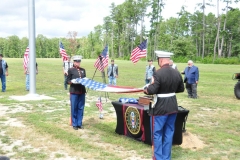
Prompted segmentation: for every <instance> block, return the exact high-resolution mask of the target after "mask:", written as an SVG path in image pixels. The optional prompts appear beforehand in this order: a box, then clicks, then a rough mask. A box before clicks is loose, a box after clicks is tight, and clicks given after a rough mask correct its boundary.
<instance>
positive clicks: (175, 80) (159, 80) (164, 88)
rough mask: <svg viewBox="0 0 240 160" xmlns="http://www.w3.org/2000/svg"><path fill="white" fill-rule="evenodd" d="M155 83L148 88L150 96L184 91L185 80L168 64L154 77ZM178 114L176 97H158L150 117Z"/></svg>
mask: <svg viewBox="0 0 240 160" xmlns="http://www.w3.org/2000/svg"><path fill="white" fill-rule="evenodd" d="M153 77H154V83H153V84H150V85H149V86H148V87H147V92H148V94H149V95H153V94H169V93H179V92H183V91H184V84H183V79H182V76H181V74H180V73H179V71H177V70H175V69H173V68H172V67H171V66H169V65H168V64H166V65H163V66H162V67H161V69H159V70H157V71H156V72H155V73H154V75H153ZM177 112H178V104H177V98H176V95H174V96H170V97H158V98H157V103H156V105H155V107H154V108H151V109H150V111H149V114H150V115H166V114H172V113H177Z"/></svg>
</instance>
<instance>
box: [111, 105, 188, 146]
mask: <svg viewBox="0 0 240 160" xmlns="http://www.w3.org/2000/svg"><path fill="white" fill-rule="evenodd" d="M112 105H113V107H114V109H115V111H116V115H117V125H116V130H115V132H116V133H118V134H120V135H125V136H128V137H131V138H133V139H135V140H138V141H142V142H144V143H146V144H150V145H151V144H152V142H151V128H150V116H149V115H148V111H149V106H143V105H140V104H130V103H121V102H118V101H113V102H112ZM188 113H189V110H186V109H184V108H183V107H181V106H179V107H178V113H177V118H176V121H175V132H174V135H173V144H175V145H181V144H182V132H183V131H185V124H186V120H187V116H188Z"/></svg>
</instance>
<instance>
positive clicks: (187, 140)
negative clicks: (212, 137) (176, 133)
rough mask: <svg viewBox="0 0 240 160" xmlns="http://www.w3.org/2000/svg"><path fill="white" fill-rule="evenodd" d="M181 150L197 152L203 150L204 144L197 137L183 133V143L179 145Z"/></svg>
mask: <svg viewBox="0 0 240 160" xmlns="http://www.w3.org/2000/svg"><path fill="white" fill-rule="evenodd" d="M180 146H181V147H182V148H188V149H191V150H198V149H202V148H204V146H205V144H204V143H203V141H201V140H200V139H199V138H198V136H196V135H194V134H192V133H190V132H185V133H183V142H182V144H181V145H180Z"/></svg>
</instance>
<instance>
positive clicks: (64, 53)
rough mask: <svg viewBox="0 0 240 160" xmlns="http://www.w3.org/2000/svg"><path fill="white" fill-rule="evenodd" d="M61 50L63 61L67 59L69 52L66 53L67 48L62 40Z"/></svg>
mask: <svg viewBox="0 0 240 160" xmlns="http://www.w3.org/2000/svg"><path fill="white" fill-rule="evenodd" d="M59 52H60V54H61V56H62V60H63V61H67V56H68V55H67V53H66V51H65V49H64V46H63V44H62V42H60V44H59Z"/></svg>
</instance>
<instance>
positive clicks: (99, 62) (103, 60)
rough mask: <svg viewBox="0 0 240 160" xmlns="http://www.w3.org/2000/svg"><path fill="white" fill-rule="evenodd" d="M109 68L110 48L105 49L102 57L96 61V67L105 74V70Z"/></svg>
mask: <svg viewBox="0 0 240 160" xmlns="http://www.w3.org/2000/svg"><path fill="white" fill-rule="evenodd" d="M107 66H108V46H107V45H106V47H105V48H104V49H103V51H102V53H101V55H99V57H98V59H97V60H96V62H95V64H94V67H95V68H97V69H98V70H99V71H101V72H103V71H104V68H105V67H107Z"/></svg>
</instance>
